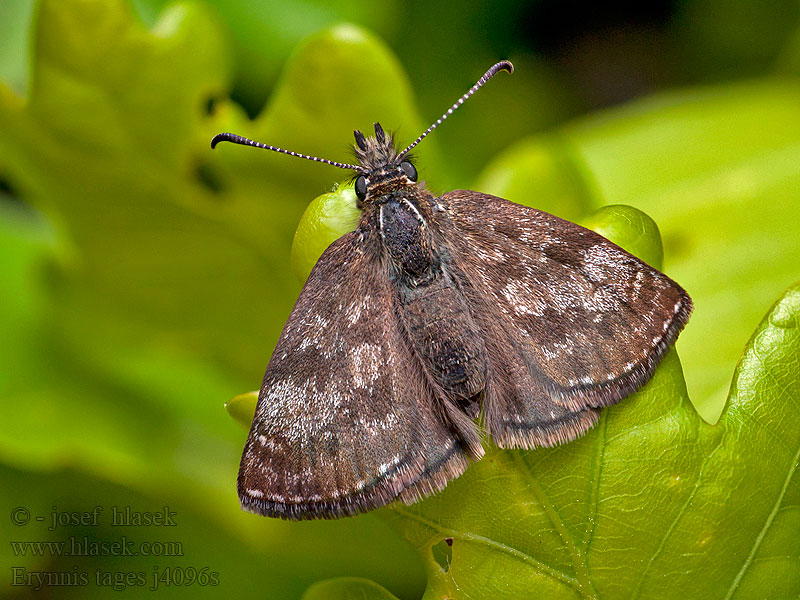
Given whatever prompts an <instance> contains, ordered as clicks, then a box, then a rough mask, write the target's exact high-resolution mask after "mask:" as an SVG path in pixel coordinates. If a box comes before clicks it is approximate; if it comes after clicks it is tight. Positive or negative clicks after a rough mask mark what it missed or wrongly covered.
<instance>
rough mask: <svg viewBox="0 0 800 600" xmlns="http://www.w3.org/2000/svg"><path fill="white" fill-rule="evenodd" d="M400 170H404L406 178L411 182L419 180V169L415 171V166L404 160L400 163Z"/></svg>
mask: <svg viewBox="0 0 800 600" xmlns="http://www.w3.org/2000/svg"><path fill="white" fill-rule="evenodd" d="M400 168H401V169H402V170H403V173H405V174H406V177H408V179H409V180H411V181H416V180H417V169H415V168H414V165H412V164H411V163H410V162H408V161H407V160H404V161H403V162H401V163H400Z"/></svg>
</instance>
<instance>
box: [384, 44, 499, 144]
mask: <svg viewBox="0 0 800 600" xmlns="http://www.w3.org/2000/svg"><path fill="white" fill-rule="evenodd" d="M500 71H508V72H509V73H513V72H514V65H512V64H511V62H510V61H507V60H501V61H500V62H499V63H497V64H495V65H492V68H491V69H489V70H488V71H486V73H484V74H483V77H481V78H480V79H478V82H477V83H476V84H475V85H473V86H472V87H471V88H469V91H468V92H467V93H466V94H464V95H463V96H461V98H459V99H458V101H457V102H456V103H455V104H453V106H451V107H450V108H448V109H447V112H446V113H444V114H443V115H442V116H441V117H439V119H437V121H436V122H435V123H434V124H433V125H431V126H430V127H428V129H426V130H425V132H424V133H423V134H422V135H421V136H419V137H418V138H417V139H416V140H414V142H413V143H412V144H411V145H410V146H409V147H408V148H406V149H405V150H403V151H402V152H401V153H400V154H399V155H398V158H402V157H403V156H405V155H406V154H408V153H409V152H410V151H411V150H413V149H414V146H416V145H417V144H419V143H420V142H421V141H422V140H424V139H425V137H426V136H427V135H428V134H429V133H430V132H431V131H433V130H434V129H436V128H437V127H438V126H439V125H441V124H442V121H444V120H445V119H446V118H447V117H449V116H450V115H452V114H453V112H454V111H455V110H456V109H457V108H458V107H459V106H461V105H462V104H464V102H465V101H466V100H467V98H469V97H470V96H472V94H474V93H475V92H477V91H478V90H479V89H480V88H481V87H482V86H483V84H484V83H486V82H487V81H489V80H490V79H491V78H492V77H494V76H495V75H497V74H498V73H499V72H500Z"/></svg>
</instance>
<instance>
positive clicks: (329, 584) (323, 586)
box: [302, 577, 397, 600]
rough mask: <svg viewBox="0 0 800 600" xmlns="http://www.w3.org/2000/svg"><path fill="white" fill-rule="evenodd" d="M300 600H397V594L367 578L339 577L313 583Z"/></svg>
mask: <svg viewBox="0 0 800 600" xmlns="http://www.w3.org/2000/svg"><path fill="white" fill-rule="evenodd" d="M302 600H397V596H395V595H393V594H390V593H389V592H387V591H386V589H384V588H382V587H381V586H379V585H378V584H377V583H374V582H372V581H369V580H367V579H359V578H357V577H340V578H337V579H328V580H326V581H320V582H319V583H315V584H314V585H312V586H311V587H310V588H308V591H306V593H305V594H303V599H302Z"/></svg>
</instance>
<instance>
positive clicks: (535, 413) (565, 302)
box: [439, 191, 692, 447]
mask: <svg viewBox="0 0 800 600" xmlns="http://www.w3.org/2000/svg"><path fill="white" fill-rule="evenodd" d="M439 201H440V202H441V203H442V205H443V206H444V208H445V211H446V214H447V215H448V217H449V218H448V219H447V220H444V221H443V222H442V227H443V235H444V237H445V238H446V239H447V240H448V243H449V244H450V245H451V253H452V256H453V258H452V262H453V264H455V265H457V268H458V269H459V270H460V272H461V278H462V280H463V285H464V288H465V294H466V295H467V297H468V298H469V299H470V302H471V307H472V310H473V312H474V313H475V314H476V315H477V317H478V319H479V320H481V324H482V327H483V332H484V340H485V342H486V344H487V351H488V353H489V355H490V363H491V366H492V372H491V373H490V374H489V381H488V382H487V386H486V395H485V399H484V412H485V415H486V425H487V428H488V430H489V432H490V433H491V434H492V435H493V437H494V438H495V440H496V441H497V442H498V443H499V444H500V445H503V446H525V447H530V446H537V445H551V444H552V443H554V442H562V441H567V440H569V439H572V438H574V437H575V436H576V435H578V434H580V433H581V432H583V431H585V430H586V429H587V428H588V427H590V426H591V425H592V424H593V423H594V422H595V421H596V418H597V417H596V414H595V411H594V409H595V408H597V407H602V406H607V405H610V404H614V403H616V402H618V401H619V400H621V399H622V398H624V397H625V396H627V395H628V394H630V393H631V392H632V391H634V390H635V389H636V388H638V387H639V386H640V385H641V384H642V383H644V382H645V381H646V380H647V379H648V378H649V377H650V376H651V375H652V374H653V371H654V370H655V368H656V366H657V364H658V363H659V361H660V360H661V358H662V357H663V355H664V353H665V352H666V351H667V349H668V348H669V346H670V344H672V343H673V342H674V340H675V338H677V336H678V333H679V332H680V330H681V329H682V328H683V326H684V325H685V323H686V321H687V320H688V318H689V314H690V312H691V310H692V303H691V300H690V298H689V296H688V295H687V294H686V292H685V291H684V290H683V289H682V288H681V287H680V286H679V285H678V284H676V283H675V282H674V281H672V280H671V279H670V278H668V277H667V276H666V275H664V274H663V273H660V272H659V271H656V270H655V269H653V268H652V267H650V266H649V265H647V264H646V263H644V262H642V261H641V260H639V259H638V258H636V257H634V256H633V255H631V254H629V253H627V252H626V251H625V250H623V249H621V248H619V247H618V246H616V245H615V244H613V243H611V242H610V241H608V240H606V239H605V238H603V237H602V236H600V235H598V234H596V233H594V232H592V231H590V230H588V229H585V228H583V227H580V226H579V225H575V224H574V223H570V222H568V221H564V220H563V219H560V218H558V217H555V216H553V215H549V214H547V213H543V212H541V211H538V210H535V209H532V208H528V207H525V206H521V205H518V204H514V203H512V202H508V201H507V200H503V199H502V198H496V197H493V196H489V195H486V194H479V193H477V192H470V191H455V192H450V193H448V194H445V195H444V196H442V197H441V198H440V199H439ZM481 315H485V316H488V315H491V316H490V317H486V318H483V319H481Z"/></svg>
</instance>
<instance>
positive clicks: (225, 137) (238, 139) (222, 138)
mask: <svg viewBox="0 0 800 600" xmlns="http://www.w3.org/2000/svg"><path fill="white" fill-rule="evenodd" d="M220 142H232V143H234V144H241V145H242V146H255V147H256V148H264V149H266V150H273V151H275V152H280V153H282V154H288V155H289V156H297V157H299V158H306V159H308V160H315V161H317V162H321V163H325V164H326V165H332V166H334V167H339V168H340V169H351V170H353V171H358V172H359V173H363V172H364V167H362V166H360V165H349V164H347V163H340V162H336V161H334V160H328V159H327V158H319V157H318V156H309V155H308V154H300V153H299V152H292V151H291V150H284V149H283V148H278V147H277V146H270V145H269V144H262V143H261V142H254V141H253V140H250V139H247V138H246V137H242V136H240V135H236V134H235V133H218V134H217V135H215V136H214V139H213V140H211V148H212V149H213V148H215V147H216V145H217V144H219V143H220Z"/></svg>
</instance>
